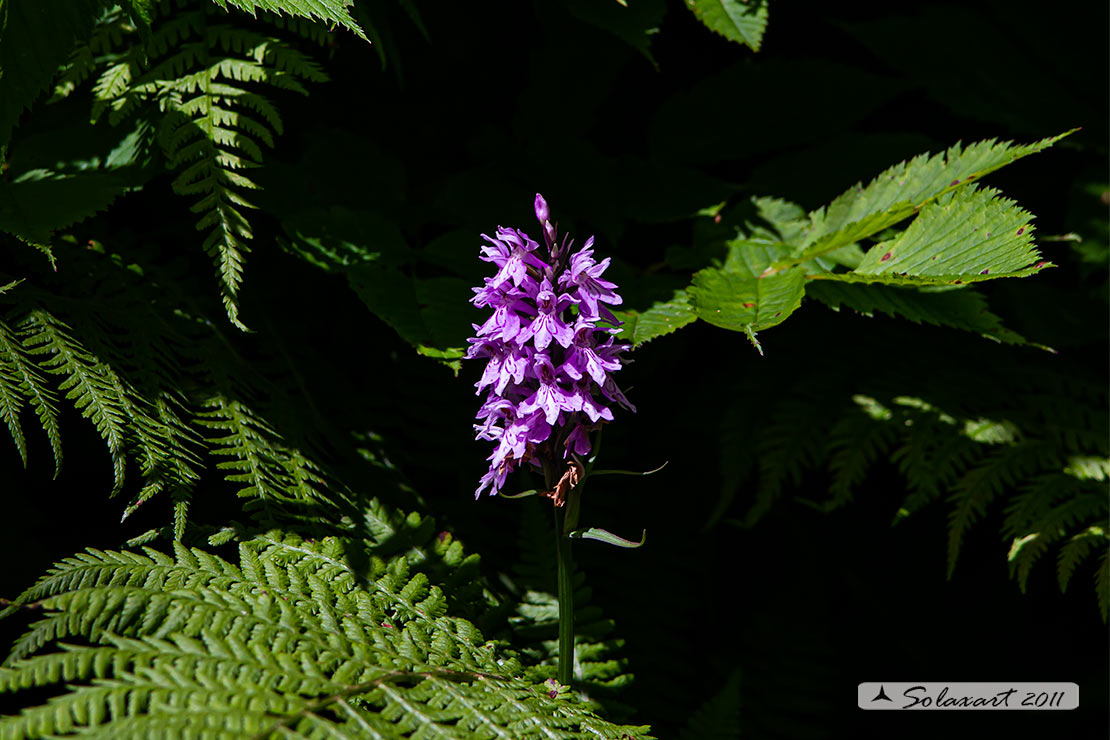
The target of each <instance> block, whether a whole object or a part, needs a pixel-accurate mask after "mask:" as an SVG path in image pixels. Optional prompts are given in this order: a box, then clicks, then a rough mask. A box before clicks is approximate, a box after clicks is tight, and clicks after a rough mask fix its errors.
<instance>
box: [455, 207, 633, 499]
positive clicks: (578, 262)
mask: <svg viewBox="0 0 1110 740" xmlns="http://www.w3.org/2000/svg"><path fill="white" fill-rule="evenodd" d="M535 208H536V219H537V220H538V221H539V222H540V226H541V228H542V229H543V241H544V247H543V248H542V249H541V247H540V244H539V243H537V242H535V241H533V239H532V238H531V237H530V236H528V235H527V234H525V233H524V232H522V231H520V230H518V229H506V228H500V227H499V228H498V229H497V235H496V236H495V237H492V238H491V237H489V236H486V235H485V234H483V235H482V238H483V239H485V240H486V242H488V243H487V244H485V245H483V246H482V248H481V259H483V260H485V261H486V262H490V263H492V264H493V265H494V267H496V268H497V273H496V274H495V275H494V276H493V277H491V278H486V279H485V284H484V285H482V286H481V287H479V288H475V289H474V297H473V298H471V302H472V303H473V304H474V305H475V306H478V307H479V308H489V309H492V311H493V313H492V314H491V315H490V317H489V319H487V320H486V322H485V323H484V324H482V325H481V326H479V325H477V324H475V325H474V331H475V336H474V337H472V338H471V339H470V340H469V342H470V348H469V350H468V351H467V354H466V356H467V357H469V358H478V357H484V358H487V362H486V367H485V370H484V371H483V373H482V377H481V379H480V380H479V381H478V382H477V383H476V384H475V385H476V387H477V388H478V393H479V394H481V393H483V392H485V393H486V400H485V402H484V403H483V404H482V407H481V409H480V410H479V411H478V416H477V418H478V420H479V421H480V422H481V423H479V424H475V425H474V430H475V432H477V439H484V440H488V441H491V442H495V443H496V444H497V447H496V449H495V450H494V451H493V454H491V455H490V456H489V458H488V459H489V461H490V467H489V471H488V472H487V473H486V474H485V475H483V476H482V478H481V481H480V483H479V486H478V490H477V491H476V492H475V497H477V496H479V495H481V493H482V491H484V490H486V489H487V488H489V489H490V493H497V492H498V491H500V490H501V488H502V487H503V486H504V485H505V479H506V477H507V476H508V474H509V473H511V472H513V471H515V470H518V469H519V468H520V466H521V465H523V464H525V463H527V464H529V465H532V466H533V467H535V468H538V469H540V470H542V471H544V473H545V474H546V476H547V479H548V480H551V479H552V478H555V479H560V480H561V479H562V478H566V475H565V471H566V470H568V469H569V470H572V471H574V472H575V474H576V475H577V471H578V470H579V468H578V467H576V466H578V465H581V463H580V462H579V461H578V460H576V459H575V458H580V457H582V456H584V455H587V454H588V453H589V452H590V448H591V446H590V433H591V432H593V431H595V430H596V429H597V428H598V427H600V425H601V424H602V423H604V422H606V421H612V420H613V411H612V409H611V408H610V406H612V405H613V404H614V403H615V404H617V405H620V406H623V407H625V408H627V409H629V410H631V411H635V410H636V409H635V407H634V406H633V405H632V404H631V403H630V402H629V401H628V399H627V398H625V396H624V393H622V392H621V390H620V389H619V388H618V387H617V384H616V382H614V380H613V377H612V374H613V373H615V372H616V371H618V370H620V368H621V366H622V365H623V364H624V363H625V362H628V360H623V359H622V358H621V357H620V354H621V353H622V352H625V351H627V350H628V349H629V348H630V347H629V345H627V344H623V343H619V342H616V341H615V340H614V338H613V335H614V334H617V333H619V331H620V330H619V329H617V328H615V327H616V326H619V325H620V323H621V322H619V321H617V319H616V317H615V316H613V314H612V313H611V312H610V311H609V309H608V307H607V306H606V305H604V304H608V305H609V306H619V305H620V304H621V302H622V301H621V297H620V295H618V294H617V292H616V289H617V286H616V284H614V283H612V282H610V281H608V280H605V279H604V278H602V277H601V276H602V273H604V272H605V270H606V269H607V268H608V267H609V259H608V258H606V259H604V260H602V261H601V262H597V261H595V260H594V258H593V249H592V247H593V242H594V240H593V237H591V238H590V239H588V240H587V241H586V243H585V245H583V247H582V248H581V249H577V250H575V249H574V243H573V242H572V241H571V240H569V239H566V238H564V239H563V242H562V244H560V243H559V240H558V231H557V229H556V225H555V223H554V222H552V221H551V213H550V210H549V208H548V206H547V201H545V200H544V199H543V196H541V195H539V194H537V195H536V202H535ZM602 320H604V321H605V322H607V323H608V324H609V326H598V322H599V321H602ZM568 466H569V468H568ZM560 476H561V477H560ZM555 489H556V490H554V491H548V492H546V493H545V495H548V496H550V497H552V498H554V499H555V503H556V505H557V506H561V505H562V504H563V498H564V497H565V494H566V491H565V489H566V486H555Z"/></svg>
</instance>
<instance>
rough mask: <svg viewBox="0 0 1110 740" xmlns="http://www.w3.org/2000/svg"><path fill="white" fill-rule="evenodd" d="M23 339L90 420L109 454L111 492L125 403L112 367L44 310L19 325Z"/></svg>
mask: <svg viewBox="0 0 1110 740" xmlns="http://www.w3.org/2000/svg"><path fill="white" fill-rule="evenodd" d="M21 334H22V337H21V339H22V342H23V345H24V347H26V348H27V352H28V353H29V354H31V355H32V356H40V357H43V360H42V362H41V365H42V367H43V369H45V370H46V371H47V372H48V373H51V374H53V375H56V376H61V377H62V381H61V383H60V385H59V389H60V390H62V391H66V398H67V399H70V400H71V401H72V402H73V405H74V406H75V407H76V408H77V409H78V410H79V411H80V412H81V414H82V415H83V416H84V417H85V418H86V419H89V420H90V421H92V423H93V424H94V425H95V426H96V430H97V431H98V432H99V433H100V436H101V437H102V438H103V439H104V441H105V442H106V443H107V445H108V452H109V454H110V455H111V457H112V470H113V480H114V484H113V487H112V494H113V495H115V494H117V493H119V491H120V490H121V489H122V488H123V480H124V472H125V467H126V456H125V450H124V436H125V433H126V432H125V430H126V427H127V403H126V401H125V399H124V398H123V397H122V395H121V394H120V393H119V391H118V390H117V388H118V384H119V380H118V378H116V377H115V373H114V372H113V371H112V370H111V368H109V367H107V366H106V365H104V364H103V363H101V362H100V361H99V360H98V359H97V358H96V357H94V356H93V355H91V354H89V353H88V352H87V351H86V350H85V349H84V347H82V346H81V345H80V344H79V343H78V342H77V341H76V340H75V339H74V338H73V336H72V333H71V332H70V330H69V327H67V326H66V325H65V324H63V323H62V322H60V321H58V320H57V319H56V318H55V317H53V316H51V315H50V314H49V313H47V312H45V311H43V310H41V309H40V310H32V311H30V312H29V313H28V314H27V317H26V318H25V319H24V322H23V325H22V327H21Z"/></svg>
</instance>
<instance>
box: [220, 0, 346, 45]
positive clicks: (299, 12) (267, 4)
mask: <svg viewBox="0 0 1110 740" xmlns="http://www.w3.org/2000/svg"><path fill="white" fill-rule="evenodd" d="M213 2H215V3H216V4H217V5H219V6H220V7H221V8H227V6H228V5H231V6H233V7H236V8H239V9H240V10H243V11H245V12H247V13H250V14H251V15H254V14H255V13H256V12H257V11H264V12H268V13H285V14H287V15H291V16H301V17H303V18H308V19H310V20H314V19H319V20H322V21H326V22H328V23H334V24H336V25H339V26H343V27H344V28H346V29H348V30H349V31H351V32H352V33H354V34H355V35H356V36H358V37H359V38H361V39H363V40H366V34H365V33H363V31H362V29H361V28H359V25H358V24H357V23H355V20H354V18H352V17H351V12H350V10H349V8H348V6H350V5H351V3H350V2H345V1H344V0H213Z"/></svg>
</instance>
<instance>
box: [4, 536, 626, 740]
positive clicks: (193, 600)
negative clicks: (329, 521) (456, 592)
mask: <svg viewBox="0 0 1110 740" xmlns="http://www.w3.org/2000/svg"><path fill="white" fill-rule="evenodd" d="M144 552H145V554H144V555H139V554H136V553H130V552H110V551H109V552H104V551H99V550H89V551H87V552H85V553H82V554H79V555H77V556H75V557H72V558H68V559H66V560H64V561H62V562H60V563H58V564H57V565H56V566H54V568H52V569H51V570H50V572H49V573H48V574H47V575H46V576H44V577H43V578H42V579H41V580H40V581H39V582H38V583H37V584H36V585H35V586H33V587H32V588H30V589H28V590H27V592H25V593H24V594H23V595H22V596H21V597H20V599H18V600H17V601H16V602H15V604H13V605H12V606H10V607H9V608H8V609H7V613H8V614H11V613H13V612H18V611H20V610H21V609H32V608H33V610H34V612H35V613H41V614H42V616H41V618H39V619H38V620H37V621H36V622H34V623H33V624H32V626H31V628H30V631H29V632H28V633H27V634H26V635H25V636H24V637H23V639H22V640H20V641H19V643H17V645H16V646H15V648H14V650H13V651H12V653H11V655H10V656H9V658H8V660H7V662H6V663H5V667H4V668H2V669H0V689H2V690H5V691H15V690H20V689H27V688H32V687H37V686H53V685H56V684H57V683H59V682H62V681H64V682H66V683H67V684H68V685H69V687H70V689H69V691H68V693H66V694H63V695H61V696H58V697H55V698H53V699H51V700H49V701H48V702H47V703H46V704H44V705H41V706H36V707H28V708H26V709H24V710H23V711H22V712H21V714H19V715H18V716H14V717H8V718H4V719H3V720H0V737H3V738H6V739H8V738H10V739H11V740H22V739H23V738H34V737H41V736H43V735H52V736H69V735H78V734H80V735H86V734H93V735H96V736H100V737H136V738H138V737H149V736H150V735H151V734H152V733H171V734H173V735H174V736H175V737H210V736H219V737H228V738H230V737H243V738H247V737H280V736H284V735H288V734H290V733H295V734H298V735H303V736H309V737H314V736H322V735H327V736H330V737H352V738H353V737H382V738H387V737H397V738H400V737H426V736H432V735H434V736H436V737H445V738H471V737H514V738H527V737H563V738H578V737H582V738H585V737H591V738H592V737H602V738H621V737H648V735H647V734H646V728H642V727H626V726H617V725H613V724H610V723H608V722H605V721H603V720H600V719H597V718H596V717H594V716H593V715H592V714H591V713H589V712H588V711H587V710H586V709H585V708H584V707H583V706H582V705H581V704H580V703H579V702H578V701H576V700H575V699H574V697H573V695H569V694H565V693H559V692H555V691H551V690H549V688H548V687H546V686H542V685H541V686H536V685H534V683H533V682H532V681H530V680H528V679H527V678H526V677H525V672H524V669H523V667H522V665H521V663H520V661H519V659H518V658H517V657H515V656H514V655H513V654H512V653H511V652H509V651H506V650H504V649H501V648H498V647H497V646H496V645H495V644H494V643H487V642H485V640H484V638H483V637H482V634H481V633H480V632H479V631H478V630H477V628H475V627H474V625H473V624H471V623H470V622H468V621H467V620H465V619H461V618H458V617H453V616H450V615H449V614H448V612H447V608H448V605H447V599H446V598H445V596H444V594H443V591H442V590H441V588H440V586H439V585H438V584H436V583H433V582H431V581H430V580H429V578H428V576H427V575H425V574H424V573H423V572H420V571H414V569H413V568H412V567H411V565H410V564H409V562H408V560H407V559H406V557H405V556H404V555H401V556H394V557H391V558H383V557H381V556H380V555H379V554H378V552H377V548H376V546H375V545H374V544H373V543H370V542H359V541H350V540H343V539H339V538H325V539H323V540H320V541H308V540H304V539H302V538H301V537H298V536H296V535H293V534H289V533H283V532H280V531H272V532H269V533H267V534H265V535H263V536H261V537H258V538H256V539H253V540H251V541H248V542H244V543H242V544H240V545H239V555H238V562H237V563H232V562H228V561H227V560H224V559H222V558H220V557H219V556H217V555H214V554H212V553H210V552H206V551H204V550H200V549H195V548H193V549H190V548H186V547H184V546H181V545H177V546H175V548H174V552H173V556H169V555H166V554H163V553H161V552H159V551H157V550H153V549H150V548H147V549H145V551H144ZM359 562H361V563H364V564H365V566H364V568H361V569H356V567H354V566H353V565H352V563H359ZM54 640H64V641H65V642H63V643H61V645H60V647H61V649H60V650H58V651H54V652H40V650H41V648H42V647H43V645H44V644H46V643H48V642H52V641H54Z"/></svg>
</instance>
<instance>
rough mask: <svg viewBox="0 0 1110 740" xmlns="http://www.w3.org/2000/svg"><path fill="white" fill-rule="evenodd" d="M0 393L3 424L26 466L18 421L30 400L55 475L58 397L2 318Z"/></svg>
mask: <svg viewBox="0 0 1110 740" xmlns="http://www.w3.org/2000/svg"><path fill="white" fill-rule="evenodd" d="M0 393H2V394H3V397H2V403H3V407H2V409H0V412H2V416H3V419H4V423H5V424H7V425H8V431H10V432H11V435H12V439H13V441H14V442H15V445H16V449H18V450H19V456H20V458H22V460H23V465H24V466H26V465H27V440H26V438H25V437H24V436H23V428H22V426H21V425H20V422H19V414H20V411H21V410H22V408H23V401H24V400H27V401H28V402H30V404H31V408H33V409H34V410H35V414H36V415H37V416H38V420H39V424H40V425H41V426H42V428H43V431H45V432H46V437H47V439H49V440H50V449H51V450H52V451H53V453H54V475H55V476H57V474H58V472H59V471H60V470H61V466H62V435H61V431H60V430H59V428H58V409H57V408H56V406H55V404H56V403H57V400H56V399H55V397H54V393H53V391H52V390H51V389H50V387H49V386H48V385H47V383H46V379H45V378H44V377H43V376H42V373H40V372H39V370H38V368H37V367H36V366H35V364H34V362H33V360H32V358H31V357H29V356H28V354H27V350H26V348H25V347H24V346H23V343H22V341H20V339H19V337H18V335H17V333H16V331H13V329H12V328H11V327H9V326H8V325H7V323H5V322H4V321H3V320H0Z"/></svg>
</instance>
